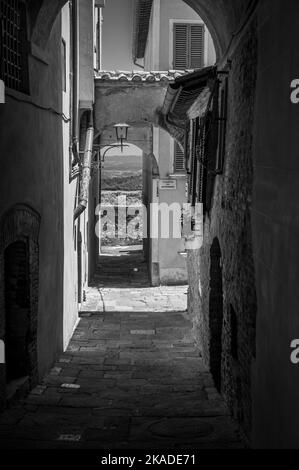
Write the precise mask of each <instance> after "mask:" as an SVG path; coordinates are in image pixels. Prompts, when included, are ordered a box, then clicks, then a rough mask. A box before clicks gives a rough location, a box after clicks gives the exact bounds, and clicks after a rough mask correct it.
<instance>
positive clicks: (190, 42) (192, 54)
mask: <svg viewBox="0 0 299 470" xmlns="http://www.w3.org/2000/svg"><path fill="white" fill-rule="evenodd" d="M204 36H205V27H204V25H203V24H192V23H191V24H187V23H186V24H185V23H175V24H174V46H173V50H174V57H173V67H174V69H176V70H185V69H197V68H201V67H203V66H204Z"/></svg>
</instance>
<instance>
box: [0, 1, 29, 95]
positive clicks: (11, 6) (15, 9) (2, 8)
mask: <svg viewBox="0 0 299 470" xmlns="http://www.w3.org/2000/svg"><path fill="white" fill-rule="evenodd" d="M28 53H29V43H28V38H27V12H26V5H25V3H23V2H22V1H20V0H0V64H1V68H0V78H1V79H2V80H3V81H4V83H5V85H6V86H7V87H8V88H11V89H13V90H17V91H21V92H23V93H29V76H28Z"/></svg>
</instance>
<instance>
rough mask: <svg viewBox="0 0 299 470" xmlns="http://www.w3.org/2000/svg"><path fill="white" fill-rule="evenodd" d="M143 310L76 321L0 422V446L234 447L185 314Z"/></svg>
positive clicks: (236, 442)
mask: <svg viewBox="0 0 299 470" xmlns="http://www.w3.org/2000/svg"><path fill="white" fill-rule="evenodd" d="M121 290H122V289H121V288H118V289H117V288H115V289H114V291H113V295H114V298H117V297H118V296H119V295H120V291H121ZM141 292H142V291H141ZM153 292H159V295H158V294H156V295H157V297H159V298H160V300H161V296H163V292H165V295H166V297H167V298H168V297H172V295H174V294H173V291H168V290H165V291H164V290H163V288H161V289H160V290H157V291H153ZM170 292H171V294H170ZM96 295H97V296H98V297H100V293H99V291H97V294H95V296H96ZM177 295H178V294H177ZM179 295H181V297H182V300H181V301H182V304H183V303H184V302H185V297H186V296H185V294H184V292H183V291H182V293H181V294H179ZM136 296H137V297H138V295H137V294H136ZM141 297H142V298H144V297H146V298H147V295H146V294H144V293H143V294H142V296H141ZM97 301H98V300H96V299H93V302H97ZM167 301H168V300H167ZM147 302H148V304H147V309H144V310H143V311H142V310H141V309H140V306H139V304H138V308H136V310H134V311H122V310H120V311H111V312H107V311H105V312H101V311H99V312H92V311H91V312H85V313H82V314H81V319H80V322H79V325H78V327H77V329H76V331H75V333H74V336H73V339H72V341H71V343H70V345H69V348H68V350H67V351H66V352H65V353H64V354H62V355H61V357H60V359H59V360H58V361H57V362H56V364H55V365H54V366H53V368H52V370H51V372H50V374H49V375H48V376H47V377H46V378H45V379H44V380H43V381H42V382H41V383H40V385H39V386H37V387H36V388H35V389H34V390H33V391H32V392H31V393H30V395H29V396H28V397H27V398H26V399H25V400H24V401H23V402H21V403H19V404H17V405H15V406H14V407H12V408H10V409H9V410H7V411H6V412H5V413H4V414H3V415H2V417H1V418H0V447H1V448H52V449H54V448H72V449H84V448H87V449H109V450H111V449H113V448H124V449H138V448H140V449H151V448H154V449H159V448H164V449H165V448H168V449H171V448H178V449H205V448H206V449H211V448H212V449H214V448H242V447H243V446H242V443H241V440H240V438H239V434H238V429H237V426H236V424H235V423H234V422H233V421H232V419H231V418H230V416H229V413H228V410H227V408H226V406H225V404H224V402H223V400H222V399H221V397H220V396H219V394H218V393H217V391H216V389H215V388H214V384H213V381H212V379H211V376H210V374H209V372H208V371H207V370H206V368H205V367H204V366H203V364H202V361H201V358H200V355H199V352H198V351H197V350H196V348H195V346H194V344H193V342H192V340H191V339H190V330H191V324H190V322H189V320H188V316H187V313H186V312H184V311H183V312H170V311H168V310H166V309H165V311H163V309H162V310H161V309H160V311H155V310H154V309H153V310H152V311H150V310H148V309H149V307H150V305H151V304H150V301H147ZM121 303H122V302H121ZM162 305H164V303H162ZM184 305H185V304H184ZM133 306H134V305H133ZM116 307H117V305H116Z"/></svg>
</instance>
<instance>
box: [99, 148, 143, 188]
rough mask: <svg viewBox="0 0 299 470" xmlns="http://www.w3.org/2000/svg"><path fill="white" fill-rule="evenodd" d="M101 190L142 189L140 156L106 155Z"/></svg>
mask: <svg viewBox="0 0 299 470" xmlns="http://www.w3.org/2000/svg"><path fill="white" fill-rule="evenodd" d="M102 190H103V191H140V190H142V157H139V156H136V155H132V156H125V155H124V156H122V155H121V156H112V157H108V158H107V159H106V161H105V163H104V167H103V170H102Z"/></svg>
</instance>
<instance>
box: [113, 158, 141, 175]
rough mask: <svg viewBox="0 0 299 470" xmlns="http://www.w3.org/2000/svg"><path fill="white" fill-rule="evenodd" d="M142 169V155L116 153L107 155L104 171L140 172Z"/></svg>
mask: <svg viewBox="0 0 299 470" xmlns="http://www.w3.org/2000/svg"><path fill="white" fill-rule="evenodd" d="M140 170H142V157H140V156H138V155H114V156H111V157H110V156H106V159H105V162H104V171H105V172H106V171H109V172H110V171H112V172H115V171H116V172H119V171H121V172H123V171H130V172H138V171H140Z"/></svg>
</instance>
